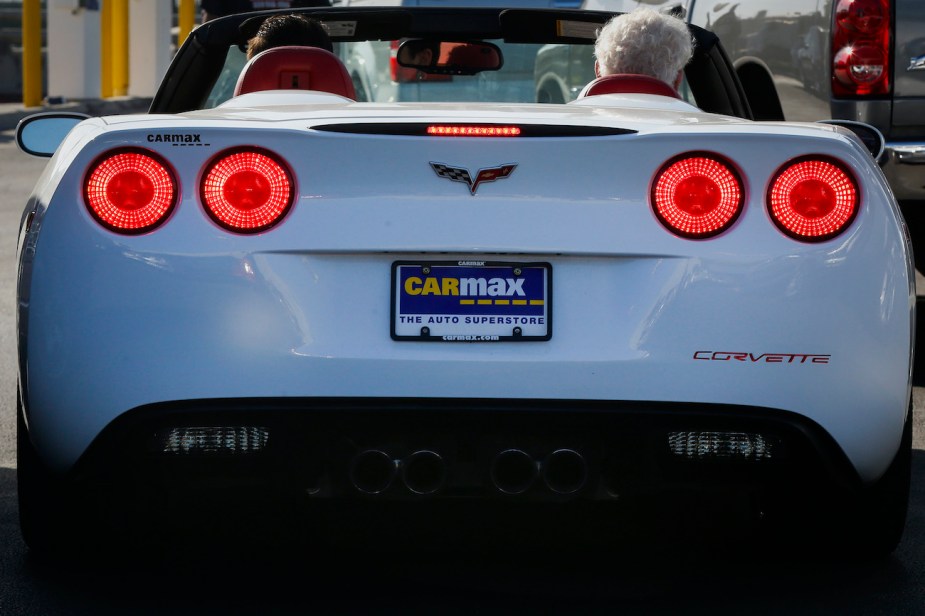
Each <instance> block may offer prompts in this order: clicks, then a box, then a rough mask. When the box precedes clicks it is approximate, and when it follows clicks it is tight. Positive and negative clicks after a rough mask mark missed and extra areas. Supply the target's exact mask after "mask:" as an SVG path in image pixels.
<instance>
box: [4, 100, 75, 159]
mask: <svg viewBox="0 0 925 616" xmlns="http://www.w3.org/2000/svg"><path fill="white" fill-rule="evenodd" d="M89 117H90V116H88V115H87V114H85V113H76V112H64V111H49V112H45V113H36V114H34V115H31V116H27V117H25V118H23V119H22V120H20V121H19V124H17V125H16V145H18V146H19V149H20V150H22V151H23V152H25V153H26V154H31V155H32V156H44V157H46V158H47V157H49V156H52V155H53V154H54V153H55V150H57V149H58V146H59V145H61V142H62V141H64V138H65V137H67V134H68V133H69V132H71V129H72V128H74V127H75V126H77V125H78V124H80V123H81V122H83V121H84V120H86V119H87V118H89Z"/></svg>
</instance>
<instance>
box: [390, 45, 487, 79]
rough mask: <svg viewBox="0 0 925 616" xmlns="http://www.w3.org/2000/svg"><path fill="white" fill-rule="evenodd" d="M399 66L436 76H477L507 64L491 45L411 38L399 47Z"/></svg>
mask: <svg viewBox="0 0 925 616" xmlns="http://www.w3.org/2000/svg"><path fill="white" fill-rule="evenodd" d="M396 59H397V61H398V64H399V65H400V66H404V67H406V68H414V69H417V70H419V71H421V72H424V73H429V74H435V75H475V74H476V73H480V72H482V71H496V70H498V69H500V68H501V67H502V66H503V65H504V60H503V58H502V56H501V49H500V48H499V47H498V46H497V45H494V44H492V43H484V42H477V43H472V42H461V41H439V40H436V39H408V40H407V41H405V42H403V43H402V44H401V46H400V47H399V48H398V54H397V58H396Z"/></svg>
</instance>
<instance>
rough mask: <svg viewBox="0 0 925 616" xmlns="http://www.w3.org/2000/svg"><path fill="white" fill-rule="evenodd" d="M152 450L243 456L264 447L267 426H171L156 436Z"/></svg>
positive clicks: (266, 439) (184, 453) (268, 435)
mask: <svg viewBox="0 0 925 616" xmlns="http://www.w3.org/2000/svg"><path fill="white" fill-rule="evenodd" d="M154 438H155V445H154V447H155V450H156V451H159V452H160V453H168V454H178V455H216V454H218V455H221V454H224V455H235V454H237V455H242V454H252V453H259V452H260V451H263V449H264V448H265V447H266V446H267V441H269V439H270V433H269V431H268V430H267V429H266V428H260V427H251V426H227V427H221V426H218V427H213V426H209V427H189V428H171V429H170V430H165V431H163V432H159V433H157V435H155V437H154Z"/></svg>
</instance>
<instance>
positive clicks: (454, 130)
mask: <svg viewBox="0 0 925 616" xmlns="http://www.w3.org/2000/svg"><path fill="white" fill-rule="evenodd" d="M427 134H428V135H434V136H436V137H518V136H520V127H519V126H495V125H490V126H477V125H468V124H443V125H441V124H432V125H430V126H428V127H427Z"/></svg>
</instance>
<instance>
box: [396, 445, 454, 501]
mask: <svg viewBox="0 0 925 616" xmlns="http://www.w3.org/2000/svg"><path fill="white" fill-rule="evenodd" d="M401 480H402V482H403V483H404V484H405V487H406V488H408V489H409V490H410V491H411V492H414V493H415V494H434V493H436V492H439V491H440V488H442V487H443V484H444V483H445V482H446V463H445V462H444V461H443V457H442V456H441V455H440V454H438V453H437V452H435V451H429V450H422V451H415V452H414V453H413V454H411V455H410V456H408V457H407V458H405V459H404V460H403V461H402V465H401Z"/></svg>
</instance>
